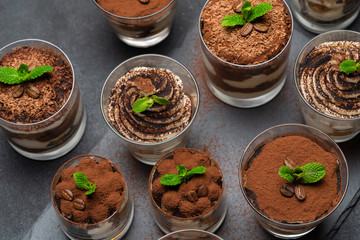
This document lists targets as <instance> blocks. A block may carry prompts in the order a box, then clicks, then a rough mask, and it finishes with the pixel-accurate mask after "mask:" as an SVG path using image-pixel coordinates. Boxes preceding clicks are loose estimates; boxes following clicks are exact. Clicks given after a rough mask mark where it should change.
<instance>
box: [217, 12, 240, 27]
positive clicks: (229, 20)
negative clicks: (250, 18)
mask: <svg viewBox="0 0 360 240" xmlns="http://www.w3.org/2000/svg"><path fill="white" fill-rule="evenodd" d="M245 23H246V22H245V20H244V18H243V16H241V15H238V14H234V15H227V16H225V17H224V18H223V19H222V20H221V26H223V27H234V26H237V25H244V24H245Z"/></svg>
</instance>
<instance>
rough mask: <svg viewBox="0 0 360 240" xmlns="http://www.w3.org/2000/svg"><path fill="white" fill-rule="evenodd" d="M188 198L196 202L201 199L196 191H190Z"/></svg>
mask: <svg viewBox="0 0 360 240" xmlns="http://www.w3.org/2000/svg"><path fill="white" fill-rule="evenodd" d="M187 199H188V200H189V201H190V202H192V203H194V202H196V201H197V200H198V199H199V197H198V195H197V194H196V192H194V191H190V192H189V193H188V194H187Z"/></svg>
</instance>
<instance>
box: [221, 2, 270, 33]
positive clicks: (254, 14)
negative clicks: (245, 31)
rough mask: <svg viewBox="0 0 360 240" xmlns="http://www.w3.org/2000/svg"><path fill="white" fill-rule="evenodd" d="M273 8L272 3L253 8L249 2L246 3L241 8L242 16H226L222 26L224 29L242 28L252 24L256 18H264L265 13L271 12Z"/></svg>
mask: <svg viewBox="0 0 360 240" xmlns="http://www.w3.org/2000/svg"><path fill="white" fill-rule="evenodd" d="M272 8H273V6H272V5H271V4H270V3H260V4H258V5H255V6H254V7H252V6H251V3H250V2H249V1H245V2H244V3H243V5H242V7H241V14H242V15H239V14H231V15H227V16H225V17H224V18H223V19H222V20H221V26H223V27H234V26H238V25H240V26H242V25H245V24H246V23H250V22H252V21H254V20H255V19H256V18H258V17H261V16H263V15H264V14H265V13H267V12H268V11H270V10H271V9H272Z"/></svg>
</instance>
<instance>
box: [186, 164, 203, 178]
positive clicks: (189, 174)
mask: <svg viewBox="0 0 360 240" xmlns="http://www.w3.org/2000/svg"><path fill="white" fill-rule="evenodd" d="M205 171H206V167H203V166H199V167H194V168H193V169H191V170H190V171H188V172H187V174H186V177H187V178H191V177H192V176H193V175H194V174H203V173H204V172H205Z"/></svg>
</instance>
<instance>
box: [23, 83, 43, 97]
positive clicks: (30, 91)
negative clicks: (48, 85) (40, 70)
mask: <svg viewBox="0 0 360 240" xmlns="http://www.w3.org/2000/svg"><path fill="white" fill-rule="evenodd" d="M26 93H27V94H28V95H29V97H31V98H38V97H39V96H40V91H39V89H37V88H36V87H35V86H32V85H30V86H28V87H27V88H26Z"/></svg>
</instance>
